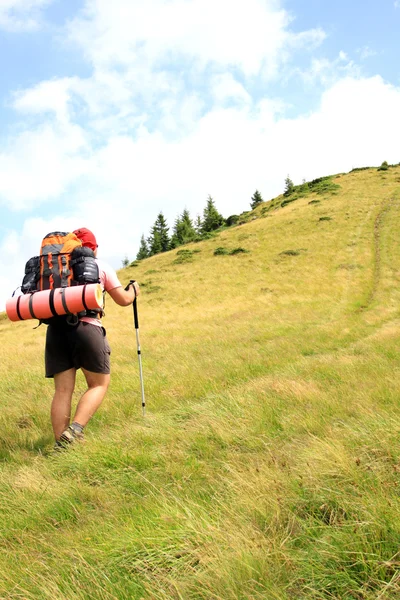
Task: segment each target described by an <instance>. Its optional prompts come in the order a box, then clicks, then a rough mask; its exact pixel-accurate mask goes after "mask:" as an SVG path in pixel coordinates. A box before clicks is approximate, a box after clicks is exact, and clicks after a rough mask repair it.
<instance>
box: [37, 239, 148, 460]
mask: <svg viewBox="0 0 400 600" xmlns="http://www.w3.org/2000/svg"><path fill="white" fill-rule="evenodd" d="M74 234H75V235H76V236H77V237H78V238H79V239H80V240H81V242H82V245H83V246H84V247H87V248H90V249H91V250H93V252H94V254H95V256H96V262H97V265H98V268H99V278H100V285H101V287H102V289H103V291H106V292H108V294H109V295H110V296H111V298H112V299H113V300H114V302H115V303H116V304H118V305H119V306H129V305H130V304H132V303H133V301H134V299H135V298H136V296H137V295H138V294H139V285H138V284H137V283H136V282H135V283H132V284H131V285H130V286H129V287H128V288H125V289H124V288H123V286H122V284H121V283H120V281H119V279H118V276H117V274H116V273H115V271H114V270H113V269H112V268H111V267H110V266H109V265H107V264H106V263H104V262H103V261H101V260H98V259H97V248H98V246H97V241H96V238H95V236H94V234H93V233H92V232H91V231H90V230H89V229H86V228H85V227H82V228H81V229H77V230H76V231H74ZM99 316H100V315H92V314H89V315H86V316H82V317H80V318H79V320H78V322H77V324H76V325H70V324H68V323H67V321H66V320H65V319H58V320H55V321H54V323H53V322H52V323H51V324H50V325H49V326H48V328H47V334H46V348H45V370H46V377H51V378H53V379H54V388H55V391H54V396H53V401H52V404H51V423H52V426H53V431H54V436H55V440H56V441H55V446H54V448H55V449H61V448H65V447H67V446H68V445H69V444H71V443H73V442H75V441H76V440H83V438H84V435H83V430H84V427H85V426H86V425H87V423H88V422H89V420H90V419H91V417H92V416H93V415H94V414H95V412H96V411H97V409H98V408H99V406H100V404H101V403H102V401H103V399H104V396H105V395H106V392H107V388H108V385H109V383H110V353H111V350H110V346H109V343H108V340H107V337H106V330H105V329H104V327H103V326H102V324H101V320H100V318H99ZM78 369H81V370H82V373H83V375H84V377H85V379H86V383H87V386H88V387H87V390H86V391H85V393H84V394H83V395H82V397H81V399H80V400H79V402H78V405H77V407H76V411H75V414H74V417H73V420H72V423H71V404H72V395H73V393H74V389H75V379H76V371H77V370H78Z"/></svg>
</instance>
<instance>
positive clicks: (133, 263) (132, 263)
mask: <svg viewBox="0 0 400 600" xmlns="http://www.w3.org/2000/svg"><path fill="white" fill-rule="evenodd" d="M139 265H140V260H134V261H132V262H131V263H130V264H129V266H130V267H138V266H139Z"/></svg>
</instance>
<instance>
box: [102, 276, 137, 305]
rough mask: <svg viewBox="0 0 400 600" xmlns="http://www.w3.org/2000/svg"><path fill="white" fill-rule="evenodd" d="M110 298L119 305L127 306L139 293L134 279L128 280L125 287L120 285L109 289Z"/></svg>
mask: <svg viewBox="0 0 400 600" xmlns="http://www.w3.org/2000/svg"><path fill="white" fill-rule="evenodd" d="M108 293H109V294H110V296H111V298H112V299H113V300H114V302H116V303H117V304H119V306H129V305H130V304H132V302H133V301H134V300H135V298H136V296H137V295H138V294H139V293H140V288H139V284H138V283H137V282H136V281H135V282H134V281H130V282H129V283H128V285H127V286H126V288H125V289H124V288H123V287H122V286H121V287H118V288H114V289H113V290H109V292H108Z"/></svg>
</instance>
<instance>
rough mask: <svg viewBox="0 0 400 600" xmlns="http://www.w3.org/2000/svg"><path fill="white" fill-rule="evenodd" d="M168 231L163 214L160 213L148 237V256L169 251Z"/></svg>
mask: <svg viewBox="0 0 400 600" xmlns="http://www.w3.org/2000/svg"><path fill="white" fill-rule="evenodd" d="M168 230H169V228H168V225H167V221H166V220H165V217H164V215H163V213H162V212H160V213H159V214H158V217H157V219H156V221H155V223H154V225H153V227H152V228H151V231H150V236H149V238H148V240H147V243H148V245H149V252H150V256H153V255H154V254H159V253H160V252H166V251H167V250H169V243H170V240H169V235H168Z"/></svg>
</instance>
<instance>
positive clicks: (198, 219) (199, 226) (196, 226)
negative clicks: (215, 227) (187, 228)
mask: <svg viewBox="0 0 400 600" xmlns="http://www.w3.org/2000/svg"><path fill="white" fill-rule="evenodd" d="M201 229H202V222H201V217H200V215H197V217H196V220H195V222H194V230H195V232H196V235H201Z"/></svg>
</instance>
